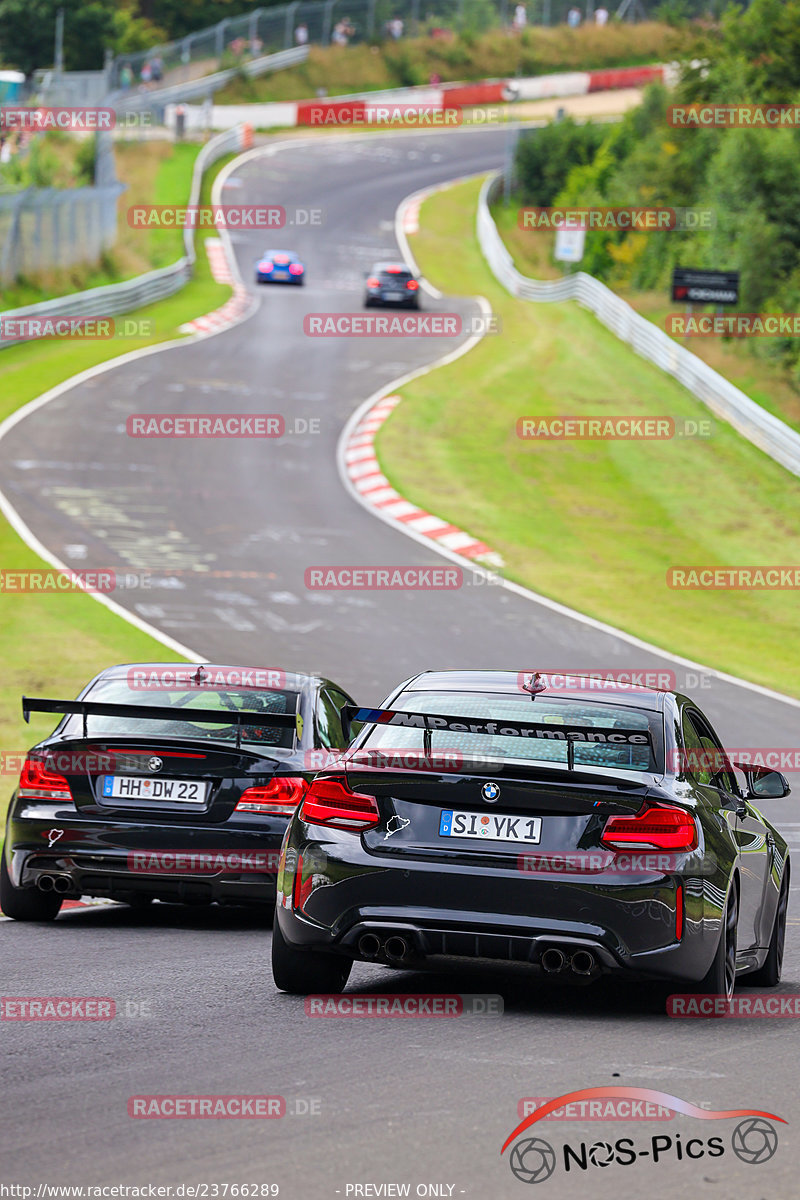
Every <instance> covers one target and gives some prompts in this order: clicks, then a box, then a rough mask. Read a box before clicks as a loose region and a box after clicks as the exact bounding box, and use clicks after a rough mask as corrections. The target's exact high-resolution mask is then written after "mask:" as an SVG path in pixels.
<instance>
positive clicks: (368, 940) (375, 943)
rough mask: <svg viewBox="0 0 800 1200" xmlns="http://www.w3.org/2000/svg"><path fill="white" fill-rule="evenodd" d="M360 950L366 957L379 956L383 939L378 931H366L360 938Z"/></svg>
mask: <svg viewBox="0 0 800 1200" xmlns="http://www.w3.org/2000/svg"><path fill="white" fill-rule="evenodd" d="M358 952H359V954H361V955H363V956H364V958H377V957H378V955H379V954H380V952H381V939H380V938H379V937H378V935H377V934H376V933H364V934H362V935H361V937H360V938H359V939H358Z"/></svg>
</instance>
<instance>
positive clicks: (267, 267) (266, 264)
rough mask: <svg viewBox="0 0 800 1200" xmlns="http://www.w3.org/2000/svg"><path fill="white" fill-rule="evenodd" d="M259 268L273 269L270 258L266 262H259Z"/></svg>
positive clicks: (262, 269)
mask: <svg viewBox="0 0 800 1200" xmlns="http://www.w3.org/2000/svg"><path fill="white" fill-rule="evenodd" d="M258 269H259V271H271V270H272V263H271V262H270V261H269V260H267V261H266V262H262V263H259V264H258Z"/></svg>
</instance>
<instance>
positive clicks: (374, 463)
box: [344, 395, 503, 567]
mask: <svg viewBox="0 0 800 1200" xmlns="http://www.w3.org/2000/svg"><path fill="white" fill-rule="evenodd" d="M401 399H402V397H400V396H396V395H395V396H383V397H382V398H381V399H380V400H378V401H376V403H375V404H374V405H373V406H372V407H371V408H370V409H369V410H368V411H367V412H366V413H365V414H364V415H363V416H362V418H361V420H360V421H359V422H358V423H357V424H356V425H355V426H354V427H353V429H352V431H351V433H350V436H349V438H348V440H347V443H346V445H345V447H344V463H345V470H346V472H347V477H348V479H349V480H350V483H351V484H352V486H353V488H355V490H356V491H357V492H358V494H359V496H360V497H361V499H362V501H363V502H364V503H365V504H367V505H370V506H371V507H373V508H375V509H376V510H378V511H379V512H380V514H381V516H382V517H384V518H388V519H390V520H391V521H392V522H393V523H394V524H396V525H398V526H401V527H402V528H403V529H406V530H411V531H413V532H414V533H416V534H421V535H422V536H423V537H426V538H430V540H431V541H432V542H435V543H436V544H437V545H438V546H443V547H444V548H445V549H446V550H450V551H451V552H453V553H455V554H459V555H461V556H462V557H463V558H468V559H470V560H471V561H474V562H479V563H481V564H484V565H486V566H490V567H502V566H503V560H502V558H501V557H500V555H499V554H497V553H496V552H495V551H494V550H492V549H491V548H490V547H489V546H487V545H486V543H485V542H481V541H479V540H478V539H477V538H475V537H473V536H472V534H471V533H466V532H465V531H464V530H463V529H459V528H458V526H457V525H451V524H449V522H447V521H443V520H442V518H441V517H437V516H434V514H433V513H429V512H426V511H425V509H423V508H418V507H417V505H416V504H412V503H411V502H410V501H409V500H406V499H405V498H404V497H403V496H401V495H400V493H399V492H398V491H395V489H394V488H393V487H392V486H391V484H390V483H389V480H388V479H387V478H386V476H385V475H384V474H383V472H382V471H381V468H380V464H379V462H378V459H377V457H376V455H375V435H376V433H377V432H378V430H379V429H380V427H381V425H383V422H384V421H385V420H386V419H387V417H389V416H390V415H391V413H392V412H393V411H394V409H395V408H396V407H397V405H398V404H399V403H400V401H401Z"/></svg>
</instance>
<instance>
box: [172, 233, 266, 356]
mask: <svg viewBox="0 0 800 1200" xmlns="http://www.w3.org/2000/svg"><path fill="white" fill-rule="evenodd" d="M205 246H206V253H207V255H208V265H209V266H210V268H211V274H212V276H213V277H214V280H215V281H216V282H217V283H227V284H229V285H230V286H231V287H232V288H233V295H232V296H231V298H230V300H228V301H226V303H225V304H223V306H222V308H218V309H216V310H215V311H214V312H211V313H206V315H205V316H204V317H195V319H194V320H193V321H187V322H186V324H185V325H181V327H180V329H181V333H196V334H200V335H201V336H202V334H204V333H219V331H220V330H221V329H226V328H227V327H228V326H229V325H235V324H236V322H237V321H238V320H239V319H240V318H241V317H242V316H244V314H245V313H246V312H247V311H248V309H249V308H250V306H251V305H252V303H253V298H252V296H251V295H250V293H249V292H248V291H247V288H246V287H245V286H244V284H243V283H240V282H239V280H238V279H237V278H236V277H235V276H234V273H233V271H232V270H231V267H230V263H229V261H228V256H227V254H226V252H225V246H224V244H223V242H222V239H221V238H206V241H205Z"/></svg>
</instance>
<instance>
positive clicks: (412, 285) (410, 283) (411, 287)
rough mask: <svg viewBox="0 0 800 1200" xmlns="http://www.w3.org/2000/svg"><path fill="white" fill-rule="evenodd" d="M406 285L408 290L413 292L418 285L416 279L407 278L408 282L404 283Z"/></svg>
mask: <svg viewBox="0 0 800 1200" xmlns="http://www.w3.org/2000/svg"><path fill="white" fill-rule="evenodd" d="M406 287H407V288H408V290H409V291H410V292H415V291H416V290H417V288H418V287H419V284H418V283H417V281H416V279H409V281H408V283H407V284H406Z"/></svg>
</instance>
